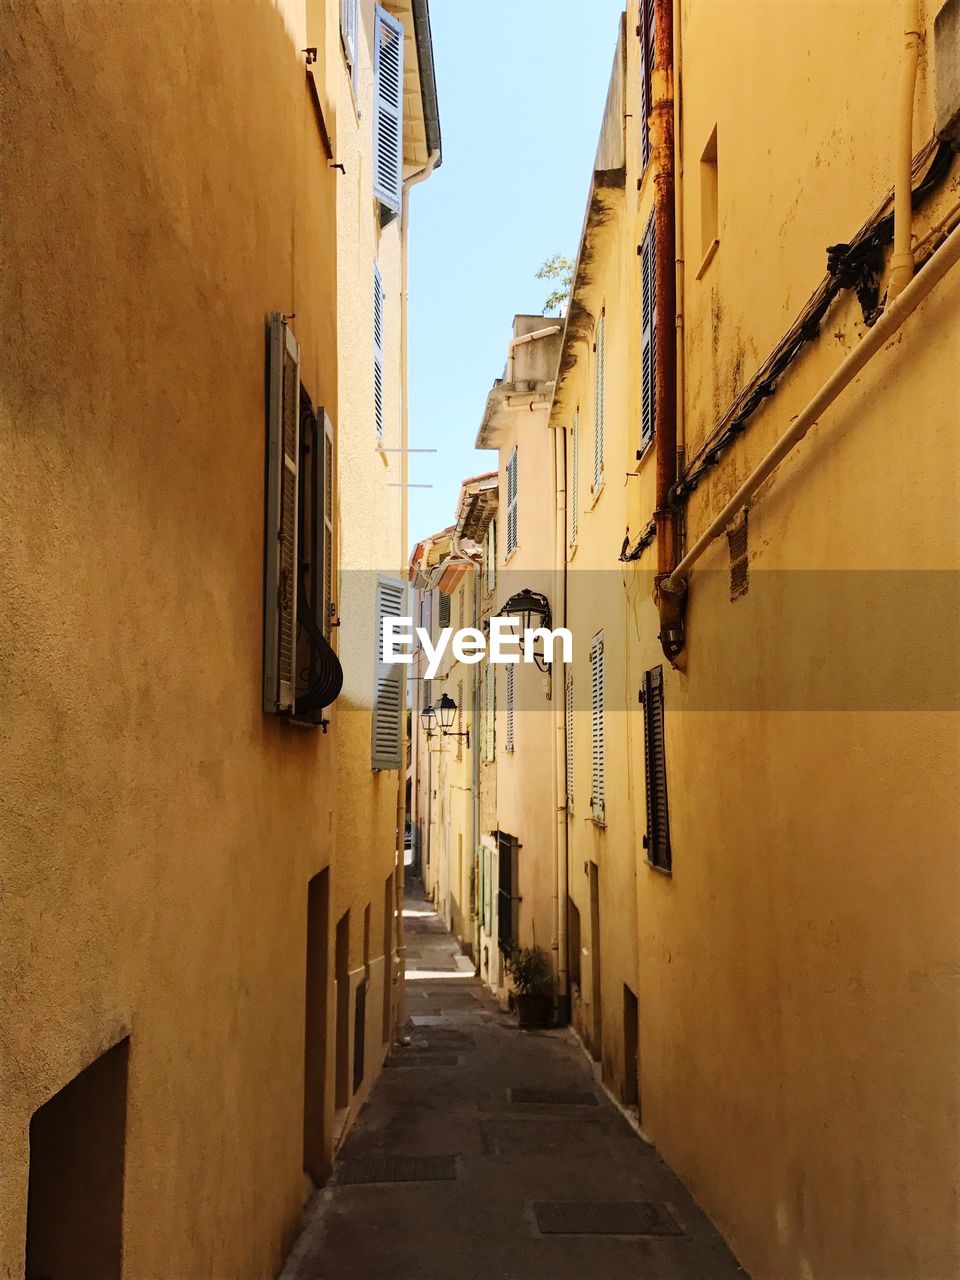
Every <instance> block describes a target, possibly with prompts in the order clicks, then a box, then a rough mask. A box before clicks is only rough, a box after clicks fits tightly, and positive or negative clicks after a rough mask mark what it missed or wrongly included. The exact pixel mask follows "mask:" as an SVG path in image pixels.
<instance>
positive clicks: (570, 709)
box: [566, 668, 573, 813]
mask: <svg viewBox="0 0 960 1280" xmlns="http://www.w3.org/2000/svg"><path fill="white" fill-rule="evenodd" d="M566 717H567V722H566V732H567V744H566V749H567V762H566V763H567V809H568V811H569V812H570V813H573V672H572V671H571V670H570V669H569V668H568V669H567V706H566Z"/></svg>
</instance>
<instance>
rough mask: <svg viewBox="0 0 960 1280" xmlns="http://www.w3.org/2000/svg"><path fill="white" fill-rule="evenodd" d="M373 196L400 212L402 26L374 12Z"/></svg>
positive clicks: (380, 10)
mask: <svg viewBox="0 0 960 1280" xmlns="http://www.w3.org/2000/svg"><path fill="white" fill-rule="evenodd" d="M373 102H374V111H373V130H374V137H373V151H374V160H373V194H374V195H375V196H376V197H377V199H378V200H379V201H380V203H381V204H383V205H386V207H387V208H388V209H392V210H393V212H394V213H399V212H400V196H401V192H402V189H403V26H402V24H401V23H400V22H399V21H398V20H397V19H396V18H394V17H393V15H392V14H389V13H387V11H386V9H381V8H380V6H379V5H377V6H376V8H375V10H374V41H373Z"/></svg>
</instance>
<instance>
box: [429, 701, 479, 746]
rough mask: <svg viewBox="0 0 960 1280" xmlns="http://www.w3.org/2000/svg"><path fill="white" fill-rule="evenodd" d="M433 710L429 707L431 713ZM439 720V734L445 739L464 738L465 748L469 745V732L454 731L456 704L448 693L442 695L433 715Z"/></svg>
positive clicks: (464, 730) (465, 730) (466, 730)
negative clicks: (465, 741)
mask: <svg viewBox="0 0 960 1280" xmlns="http://www.w3.org/2000/svg"><path fill="white" fill-rule="evenodd" d="M432 710H433V708H432V707H431V711H432ZM435 714H436V715H437V716H438V718H439V720H440V732H441V733H442V734H443V736H444V737H445V738H466V740H467V746H468V747H469V745H470V730H469V729H463V730H461V731H455V730H454V728H453V726H454V723H455V722H456V719H457V704H456V703H455V702H454V700H453V699H452V698H451V697H450V695H449V693H445V694H443V696H442V697H441V699H440V702H439V704H438V706H437V710H436V713H435Z"/></svg>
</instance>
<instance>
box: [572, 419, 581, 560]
mask: <svg viewBox="0 0 960 1280" xmlns="http://www.w3.org/2000/svg"><path fill="white" fill-rule="evenodd" d="M570 454H571V458H570V541H571V543H574V542H576V540H577V530H578V528H579V526H580V410H579V409H578V410H577V411H576V413H575V414H574V415H573V430H572V431H571V433H570Z"/></svg>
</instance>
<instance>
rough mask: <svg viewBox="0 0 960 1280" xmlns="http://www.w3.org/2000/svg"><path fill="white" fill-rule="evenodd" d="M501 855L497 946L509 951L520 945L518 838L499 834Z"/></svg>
mask: <svg viewBox="0 0 960 1280" xmlns="http://www.w3.org/2000/svg"><path fill="white" fill-rule="evenodd" d="M497 851H498V854H499V859H498V861H499V863H500V867H499V872H500V879H499V886H498V892H497V945H498V946H499V948H500V950H501V951H508V950H509V949H510V948H511V947H515V946H519V944H520V886H519V870H520V868H519V865H518V863H519V853H520V841H519V840H518V839H517V837H516V836H508V835H507V834H506V832H504V831H498V832H497Z"/></svg>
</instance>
